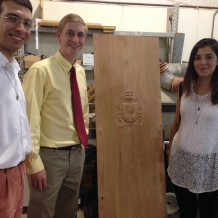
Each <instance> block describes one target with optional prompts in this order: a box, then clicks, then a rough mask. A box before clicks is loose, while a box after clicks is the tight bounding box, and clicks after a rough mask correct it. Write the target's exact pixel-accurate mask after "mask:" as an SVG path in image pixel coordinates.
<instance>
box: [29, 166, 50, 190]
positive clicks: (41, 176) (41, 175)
mask: <svg viewBox="0 0 218 218" xmlns="http://www.w3.org/2000/svg"><path fill="white" fill-rule="evenodd" d="M46 180H47V176H46V171H45V169H43V170H41V171H39V172H38V173H35V174H32V175H30V184H31V185H32V186H33V187H34V188H36V189H39V190H43V189H45V188H47V182H46Z"/></svg>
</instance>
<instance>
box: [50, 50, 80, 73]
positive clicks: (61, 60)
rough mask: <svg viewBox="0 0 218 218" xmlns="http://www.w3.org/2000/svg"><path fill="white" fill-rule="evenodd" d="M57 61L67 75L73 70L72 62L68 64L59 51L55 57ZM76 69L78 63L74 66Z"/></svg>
mask: <svg viewBox="0 0 218 218" xmlns="http://www.w3.org/2000/svg"><path fill="white" fill-rule="evenodd" d="M54 57H55V59H56V60H57V62H58V63H59V64H60V65H61V67H62V69H63V70H64V72H65V73H69V72H70V70H71V68H72V64H71V63H70V62H68V61H67V60H66V59H65V58H64V57H63V56H62V54H61V53H60V51H57V52H56V54H55V55H54ZM73 66H74V67H76V61H75V63H74V64H73Z"/></svg>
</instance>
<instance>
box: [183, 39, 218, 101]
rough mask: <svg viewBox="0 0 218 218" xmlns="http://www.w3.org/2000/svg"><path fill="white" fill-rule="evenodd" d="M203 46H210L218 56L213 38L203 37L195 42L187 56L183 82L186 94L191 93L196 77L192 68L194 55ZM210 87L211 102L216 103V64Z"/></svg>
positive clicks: (217, 91) (216, 44) (217, 76)
mask: <svg viewBox="0 0 218 218" xmlns="http://www.w3.org/2000/svg"><path fill="white" fill-rule="evenodd" d="M204 47H210V48H211V49H212V50H213V52H214V53H215V54H216V56H217V58H218V42H217V41H216V40H215V39H212V38H204V39H201V40H200V41H198V42H197V43H196V44H195V46H194V47H193V48H192V51H191V54H190V57H189V63H188V67H187V70H186V74H185V77H184V82H183V85H184V92H186V96H188V95H190V94H191V83H193V82H194V83H195V82H196V81H197V79H198V74H197V73H196V71H195V68H194V60H195V55H196V54H197V51H198V49H199V48H204ZM211 87H212V93H211V103H212V104H217V103H218V66H216V69H215V70H214V73H213V76H212V78H211Z"/></svg>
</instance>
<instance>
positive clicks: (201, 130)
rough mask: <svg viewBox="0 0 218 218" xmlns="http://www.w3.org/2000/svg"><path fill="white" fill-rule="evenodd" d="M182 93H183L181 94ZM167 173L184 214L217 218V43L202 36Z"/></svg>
mask: <svg viewBox="0 0 218 218" xmlns="http://www.w3.org/2000/svg"><path fill="white" fill-rule="evenodd" d="M180 96H181V97H180ZM168 173H169V176H170V178H171V181H172V183H173V184H174V185H175V194H176V198H177V201H178V205H179V208H180V218H196V214H197V208H199V212H200V217H201V218H217V215H218V214H217V210H218V199H217V190H218V42H217V41H216V40H215V39H210V38H206V39H202V40H200V41H199V42H197V43H196V45H195V46H194V47H193V49H192V51H191V55H190V58H189V64H188V67H187V71H186V74H185V77H184V82H183V86H182V93H181V95H179V94H178V98H177V106H176V114H175V118H174V121H173V124H172V128H171V135H170V146H169V167H168Z"/></svg>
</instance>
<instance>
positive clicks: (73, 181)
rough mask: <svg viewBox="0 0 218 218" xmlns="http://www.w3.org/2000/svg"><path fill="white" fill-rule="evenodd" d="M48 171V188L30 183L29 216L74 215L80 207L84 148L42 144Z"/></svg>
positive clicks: (67, 217)
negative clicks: (59, 147)
mask: <svg viewBox="0 0 218 218" xmlns="http://www.w3.org/2000/svg"><path fill="white" fill-rule="evenodd" d="M40 156H41V159H42V161H43V164H44V167H45V170H46V173H47V188H46V189H44V190H42V191H40V190H38V189H34V188H33V187H32V186H31V187H30V200H29V207H28V215H27V217H28V218H74V217H75V215H76V212H77V210H78V197H79V188H80V182H81V177H82V172H83V166H84V160H85V149H84V147H83V146H81V147H80V148H78V149H77V150H74V151H67V150H55V149H48V148H42V147H41V148H40Z"/></svg>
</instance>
